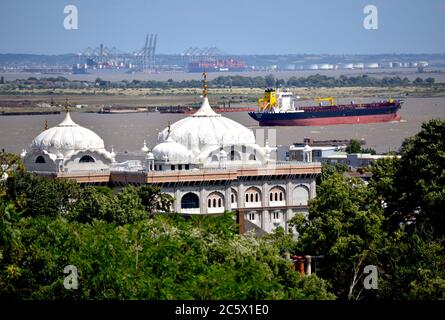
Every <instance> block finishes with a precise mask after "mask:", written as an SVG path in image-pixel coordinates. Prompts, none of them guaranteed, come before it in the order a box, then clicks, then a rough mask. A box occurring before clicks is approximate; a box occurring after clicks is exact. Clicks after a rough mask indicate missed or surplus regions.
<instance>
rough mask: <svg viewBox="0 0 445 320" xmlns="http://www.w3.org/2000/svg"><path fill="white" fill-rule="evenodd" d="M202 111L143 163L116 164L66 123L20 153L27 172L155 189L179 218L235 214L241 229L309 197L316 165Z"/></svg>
mask: <svg viewBox="0 0 445 320" xmlns="http://www.w3.org/2000/svg"><path fill="white" fill-rule="evenodd" d="M204 93H205V94H204V98H203V102H202V105H201V107H200V109H199V110H198V111H197V112H196V113H194V114H193V115H191V116H187V117H186V118H184V119H181V120H179V121H177V122H175V123H173V124H171V125H170V124H169V125H168V127H167V128H165V129H164V130H163V131H161V132H160V133H159V135H158V144H157V145H155V146H153V147H152V148H149V146H147V145H146V143H145V141H144V144H143V145H144V146H143V147H142V149H141V150H142V153H143V154H144V160H142V161H141V160H131V159H129V160H128V161H125V162H121V163H118V162H116V161H115V154H114V152H113V151H111V152H108V151H107V150H106V149H105V147H104V142H103V140H102V139H101V138H100V137H99V136H98V135H96V134H95V133H94V132H92V131H91V130H88V129H86V128H83V127H81V126H79V125H77V124H76V123H74V122H73V121H72V120H71V117H70V114H69V112H67V114H66V118H65V120H64V121H63V122H62V123H60V124H59V125H57V126H55V127H53V128H50V129H47V130H45V131H43V132H42V133H41V134H40V135H38V136H37V137H36V138H35V139H34V140H33V142H32V143H31V145H30V147H29V149H28V150H27V151H24V153H23V154H22V156H23V161H24V164H25V166H26V168H27V170H29V171H33V172H36V173H40V174H46V175H48V173H52V174H53V176H54V177H67V178H71V179H76V180H77V181H78V182H79V183H106V184H108V185H110V186H112V187H121V186H125V185H127V184H130V183H131V184H136V185H140V184H150V185H156V186H159V187H160V188H161V190H162V191H163V192H165V193H167V194H170V195H172V196H173V197H174V199H175V200H174V204H173V208H172V210H174V211H176V212H181V213H184V214H221V213H223V212H224V211H236V212H237V213H238V217H239V221H240V224H242V225H243V228H244V230H249V229H257V231H258V230H260V231H264V232H271V231H272V230H273V229H274V228H276V227H278V226H282V227H283V228H284V229H285V230H289V225H288V221H289V220H290V219H291V218H292V217H293V216H294V215H295V213H296V212H306V211H307V204H308V201H309V200H310V199H312V198H314V197H315V193H316V190H315V188H316V185H315V179H316V177H317V175H318V174H320V172H321V164H320V163H317V162H312V160H311V159H310V157H305V162H277V161H276V160H275V156H274V154H275V151H276V150H275V148H272V147H270V146H269V145H268V143H267V142H266V143H265V145H263V146H262V145H260V144H258V143H257V141H256V138H255V135H254V133H253V131H252V130H250V129H248V128H246V127H245V126H243V125H241V124H239V123H237V122H235V121H233V120H231V119H228V118H226V117H223V116H221V115H220V114H217V113H216V112H214V111H213V109H212V108H211V106H210V104H209V100H208V97H207V94H206V91H204Z"/></svg>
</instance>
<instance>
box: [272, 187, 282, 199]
mask: <svg viewBox="0 0 445 320" xmlns="http://www.w3.org/2000/svg"><path fill="white" fill-rule="evenodd" d="M269 192H270V193H269V196H270V200H271V201H284V189H283V188H282V187H280V186H275V187H273V188H272V189H270V191H269Z"/></svg>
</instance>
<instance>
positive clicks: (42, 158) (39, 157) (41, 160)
mask: <svg viewBox="0 0 445 320" xmlns="http://www.w3.org/2000/svg"><path fill="white" fill-rule="evenodd" d="M36 163H46V161H45V158H44V157H42V156H38V157H37V158H36Z"/></svg>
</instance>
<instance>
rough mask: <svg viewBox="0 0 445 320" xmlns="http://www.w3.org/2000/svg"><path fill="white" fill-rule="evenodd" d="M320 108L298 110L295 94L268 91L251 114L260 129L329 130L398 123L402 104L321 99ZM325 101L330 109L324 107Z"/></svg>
mask: <svg viewBox="0 0 445 320" xmlns="http://www.w3.org/2000/svg"><path fill="white" fill-rule="evenodd" d="M317 100H319V101H320V104H319V105H318V106H308V107H295V106H294V101H293V98H292V93H291V92H288V91H280V90H275V89H267V90H266V92H265V95H264V98H262V99H259V100H258V111H257V112H249V115H250V116H251V117H252V118H253V119H255V120H257V121H258V122H259V124H260V126H326V125H336V124H364V123H375V122H389V121H399V120H400V115H399V114H397V111H398V110H399V109H400V108H401V106H402V104H403V101H402V100H395V99H388V100H386V101H381V102H371V103H361V104H357V103H354V102H351V103H349V104H335V102H334V99H333V98H332V97H328V98H319V99H317ZM322 101H329V102H330V105H328V106H323V105H322Z"/></svg>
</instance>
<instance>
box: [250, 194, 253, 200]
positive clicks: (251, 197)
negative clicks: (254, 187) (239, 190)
mask: <svg viewBox="0 0 445 320" xmlns="http://www.w3.org/2000/svg"><path fill="white" fill-rule="evenodd" d="M250 202H253V193H251V194H250Z"/></svg>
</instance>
